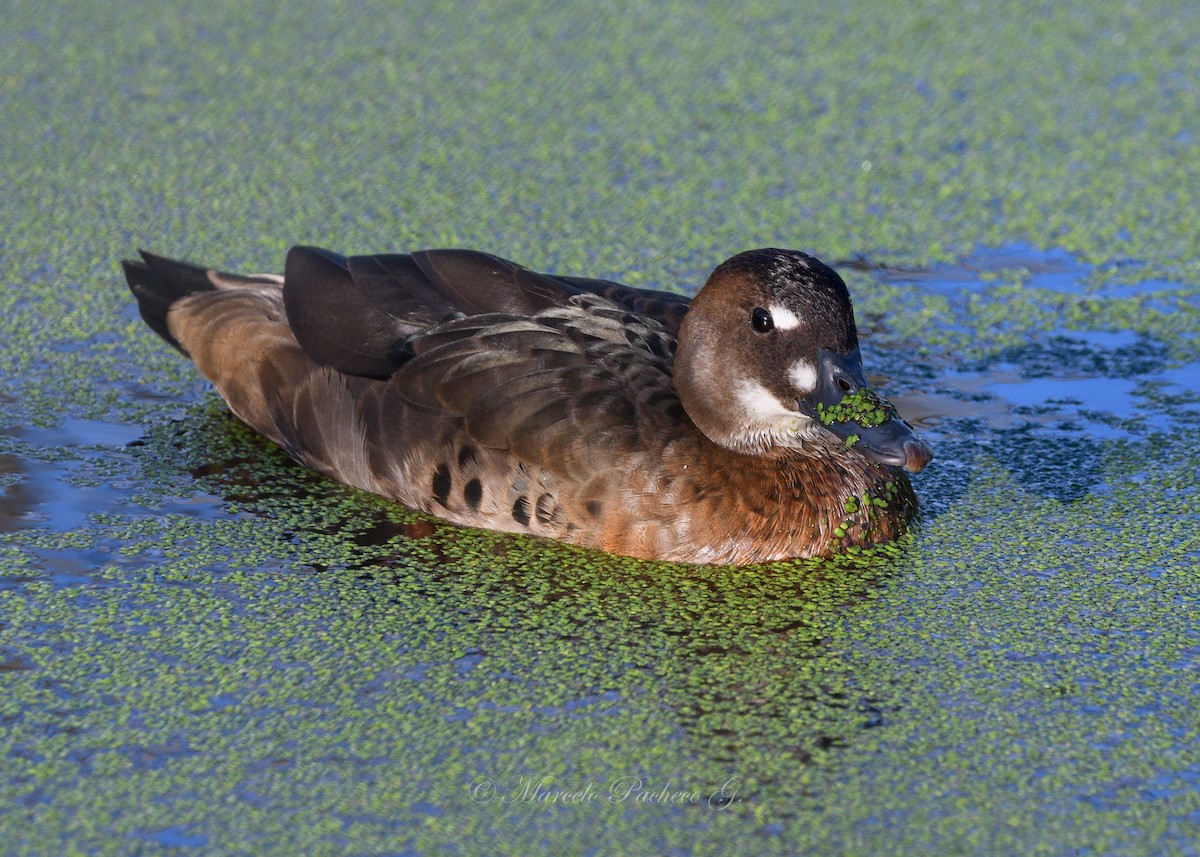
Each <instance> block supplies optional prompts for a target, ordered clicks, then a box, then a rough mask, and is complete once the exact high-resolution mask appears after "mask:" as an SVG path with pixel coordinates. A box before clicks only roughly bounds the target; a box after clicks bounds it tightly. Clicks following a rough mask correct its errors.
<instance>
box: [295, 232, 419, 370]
mask: <svg viewBox="0 0 1200 857" xmlns="http://www.w3.org/2000/svg"><path fill="white" fill-rule="evenodd" d="M377 292H378V290H377V289H375V290H371V291H368V290H364V289H363V288H361V287H360V286H359V284H358V281H357V280H356V279H355V277H354V276H353V274H352V273H351V268H350V263H349V260H347V259H346V257H345V256H341V255H339V254H337V253H333V252H331V251H329V250H322V249H320V248H317V247H293V248H292V249H291V250H289V251H288V255H287V262H286V264H285V267H284V274H283V304H284V307H285V308H286V309H287V317H288V324H289V325H290V326H291V328H292V332H293V333H294V334H295V336H296V340H297V341H298V342H299V343H300V347H301V348H303V349H304V353H305V354H307V355H308V356H309V357H311V358H312V359H313V360H314V361H315V362H317V363H319V364H322V365H324V366H332V367H333V368H335V369H337V370H338V371H339V372H345V373H346V374H348V375H360V376H365V377H368V378H387V377H388V376H389V375H391V374H392V373H393V372H394V371H395V370H396V366H397V365H399V361H398V360H397V359H396V358H394V357H393V348H394V346H395V344H396V342H397V341H401V340H403V339H404V338H405V337H407V336H408V335H410V334H411V333H413V332H414V330H415V328H414V327H413V326H411V325H406V324H405V323H404V321H403V320H402V319H399V318H397V317H396V316H394V315H392V314H391V313H390V312H388V309H390V308H391V306H392V305H393V302H389V301H387V300H386V299H380V296H379V294H378V293H377Z"/></svg>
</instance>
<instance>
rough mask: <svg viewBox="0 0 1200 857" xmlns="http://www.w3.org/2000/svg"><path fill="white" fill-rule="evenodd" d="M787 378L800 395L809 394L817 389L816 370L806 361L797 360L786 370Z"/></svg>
mask: <svg viewBox="0 0 1200 857" xmlns="http://www.w3.org/2000/svg"><path fill="white" fill-rule="evenodd" d="M788 378H790V379H791V381H792V383H793V384H795V385H796V390H797V391H798V392H800V393H811V392H812V391H813V390H815V389H817V368H816V367H815V366H813V365H812V364H811V363H809V362H808V361H807V360H797V361H796V362H795V363H793V364H792V368H791V369H789V370H788Z"/></svg>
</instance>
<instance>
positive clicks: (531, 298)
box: [124, 247, 932, 563]
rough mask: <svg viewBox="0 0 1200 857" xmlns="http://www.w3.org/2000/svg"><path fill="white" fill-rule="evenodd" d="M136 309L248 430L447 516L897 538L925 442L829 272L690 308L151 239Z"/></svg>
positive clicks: (799, 259) (768, 262) (465, 272)
mask: <svg viewBox="0 0 1200 857" xmlns="http://www.w3.org/2000/svg"><path fill="white" fill-rule="evenodd" d="M142 257H143V261H139V262H131V261H126V262H125V263H124V268H125V276H126V278H127V279H128V281H129V287H130V288H131V289H132V290H133V293H134V295H135V296H136V297H137V300H138V305H139V308H140V310H141V314H142V317H143V318H144V319H145V320H146V322H147V323H148V324H149V325H150V327H151V328H153V329H154V330H155V331H156V332H157V333H158V334H159V335H160V336H162V337H163V338H164V339H166V340H167V341H168V342H169V343H171V344H172V345H174V346H175V347H176V348H178V349H179V350H180V351H181V352H183V353H184V354H185V355H186V356H188V357H190V358H191V359H192V360H193V361H194V362H195V363H196V365H197V366H198V367H199V369H200V371H201V372H202V373H204V375H205V376H206V377H207V378H209V379H210V380H211V381H212V382H213V383H214V384H215V385H216V387H217V390H218V391H219V392H220V393H221V395H222V396H223V397H224V398H225V401H226V402H228V403H229V407H230V408H231V409H232V410H233V412H234V413H235V414H236V415H237V416H238V417H240V418H241V419H242V420H244V421H245V422H246V423H247V424H249V425H250V426H251V427H252V428H254V429H255V430H257V431H259V432H261V433H262V434H264V435H266V436H267V437H269V438H270V439H271V440H273V441H275V442H276V443H278V444H280V445H281V446H282V447H283V448H284V449H286V450H287V451H288V452H289V453H290V454H291V455H292V456H294V457H295V458H296V459H298V460H299V461H301V462H303V463H304V464H307V465H308V466H310V467H313V468H315V469H316V470H318V471H320V472H321V473H324V474H326V475H328V476H331V477H333V478H334V479H337V480H340V481H342V482H345V483H348V484H350V485H354V486H357V487H359V488H363V489H365V490H367V491H373V492H375V493H377V494H382V495H383V496H385V497H390V498H393V499H395V500H398V501H400V502H401V503H403V504H405V505H406V506H410V507H412V508H414V509H420V510H423V511H425V512H429V513H431V514H433V515H437V516H438V517H440V518H445V519H446V520H449V521H453V522H455V523H458V524H466V525H470V526H476V527H486V528H488V529H492V530H503V531H507V532H515V533H528V534H531V535H535V536H544V537H547V538H553V539H559V540H562V541H566V542H571V543H574V544H577V545H585V546H588V547H596V548H601V549H603V550H607V551H611V552H613V553H618V554H625V555H629V556H635V557H643V558H647V559H663V560H672V561H680V562H695V563H753V562H766V561H770V560H777V559H782V558H786V557H807V556H819V555H827V554H831V553H836V552H838V551H839V550H842V549H845V548H848V547H853V546H867V545H871V544H875V543H879V542H883V541H887V540H889V539H892V538H894V537H896V536H897V535H899V534H900V533H902V532H903V531H904V529H905V527H906V525H907V524H908V522H909V521H910V519H911V518H912V516H913V514H914V513H915V511H916V498H915V497H914V495H913V491H912V487H911V485H910V484H909V481H908V477H907V476H906V475H905V474H904V473H903V472H902V470H901V468H903V469H904V470H909V471H912V472H914V473H915V472H918V471H920V470H921V468H923V467H924V466H925V465H926V464H927V463H928V462H929V460H930V459H931V458H932V453H931V452H930V451H929V448H928V447H927V446H926V445H925V444H924V443H923V442H922V441H921V440H920V439H919V438H918V437H917V436H916V435H915V434H914V433H913V431H912V428H911V427H910V426H909V425H908V424H907V423H906V422H904V421H903V420H902V419H901V418H900V416H899V415H898V414H897V413H896V411H895V409H894V408H893V407H892V406H891V405H890V404H889V403H887V402H886V401H884V400H882V399H880V398H879V397H878V396H876V395H875V394H874V393H873V392H872V391H871V390H870V388H869V387H868V386H867V383H866V379H865V377H864V375H863V369H862V360H861V357H860V355H859V348H858V334H857V331H856V329H855V324H854V310H853V307H852V306H851V302H850V294H849V292H848V291H847V289H846V285H845V283H843V282H842V279H841V277H839V276H838V275H837V273H836V272H834V271H833V270H832V269H831V268H829V267H827V266H826V265H824V264H822V263H821V262H819V261H818V260H817V259H814V258H813V257H811V256H808V255H805V254H804V253H799V252H795V251H791V250H774V249H767V250H752V251H750V252H746V253H741V254H739V255H737V256H734V257H733V258H732V259H730V260H728V261H727V262H725V263H723V264H722V265H721V266H720V267H718V268H717V269H716V270H715V271H714V272H713V274H712V276H711V277H710V278H709V280H708V283H707V285H705V287H704V289H703V290H702V291H701V292H700V293H699V294H698V295H697V296H696V298H695V299H694V300H692V301H690V302H689V301H688V300H687V298H685V297H682V296H680V295H675V294H669V293H665V292H654V291H648V290H643V289H635V288H630V287H627V286H622V285H619V284H616V283H611V282H606V281H603V280H592V279H583V278H578V277H564V276H550V275H546V274H538V273H535V272H533V271H530V270H528V269H526V268H523V267H521V266H519V265H516V264H514V263H512V262H508V261H505V260H504V259H500V258H497V257H495V256H491V255H488V254H485V253H478V252H474V251H470V250H424V251H420V252H416V253H412V254H390V255H376V256H351V257H345V256H340V255H338V254H336V253H332V252H330V251H328V250H321V249H317V248H313V247H294V248H292V250H291V251H290V252H289V253H288V256H287V262H286V265H285V272H284V275H283V276H282V277H280V276H276V275H253V276H241V275H236V274H227V273H222V272H219V271H215V270H206V269H204V268H200V267H197V266H195V265H191V264H188V263H185V262H177V261H172V260H170V259H166V258H163V257H160V256H155V255H153V254H150V253H145V252H143V253H142Z"/></svg>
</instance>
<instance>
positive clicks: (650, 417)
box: [389, 294, 683, 470]
mask: <svg viewBox="0 0 1200 857" xmlns="http://www.w3.org/2000/svg"><path fill="white" fill-rule="evenodd" d="M409 347H410V349H411V351H412V357H411V359H409V360H408V361H407V362H406V363H405V364H404V365H403V366H402V367H401V368H400V369H399V371H397V373H396V374H395V376H393V378H392V379H391V380H390V382H389V390H390V394H391V396H392V397H393V401H394V403H395V405H396V406H398V407H402V408H410V409H416V410H418V411H422V412H426V413H440V414H444V415H448V416H453V417H458V418H461V419H462V426H463V429H464V431H465V433H466V435H467V436H469V437H470V438H471V440H472V441H473V442H475V443H477V444H479V445H480V446H483V447H486V448H490V449H502V450H509V451H511V452H512V453H514V454H515V455H516V456H517V458H519V459H520V460H523V461H525V462H528V463H531V464H541V465H544V466H547V467H549V468H551V469H552V470H557V469H559V468H561V467H564V466H565V467H566V468H567V469H568V470H572V469H575V467H574V465H572V464H570V462H575V464H577V465H578V466H579V467H581V468H582V467H585V466H588V462H589V461H591V462H592V463H591V465H590V466H592V467H596V468H601V467H604V466H608V464H609V463H610V462H609V461H608V460H607V459H608V457H609V456H611V455H613V454H621V453H628V452H634V451H637V450H650V449H655V448H658V447H659V446H660V445H661V444H662V443H663V442H664V440H665V438H666V437H667V436H668V434H669V432H670V431H671V430H672V428H675V427H678V424H679V422H680V421H681V420H682V419H683V410H682V407H681V405H680V404H679V399H678V396H677V395H676V393H675V390H674V386H673V380H672V379H673V364H674V359H673V358H674V349H675V337H674V336H673V335H672V334H671V333H670V332H669V331H667V330H666V329H665V328H664V327H663V326H662V325H661V324H659V323H658V322H657V321H655V320H654V319H651V318H648V317H644V316H636V315H634V314H632V313H630V312H629V311H627V310H625V309H623V308H622V307H620V306H618V305H616V304H614V303H613V302H611V301H608V300H606V299H604V298H601V297H599V296H596V295H591V294H580V295H576V296H574V297H572V298H570V299H569V300H568V301H567V304H566V305H565V306H561V307H552V308H548V309H546V310H543V311H541V312H538V313H535V314H533V315H532V316H528V317H526V316H517V315H513V314H505V313H488V314H484V315H479V316H471V317H466V318H460V319H454V320H451V321H448V322H445V323H443V324H440V325H437V326H435V327H433V328H432V329H430V330H429V331H427V332H425V333H422V334H419V335H417V336H414V337H412V338H411V339H410V340H409Z"/></svg>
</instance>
